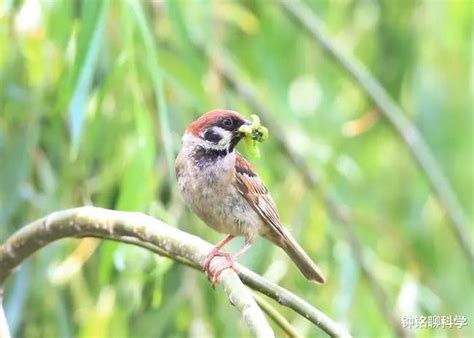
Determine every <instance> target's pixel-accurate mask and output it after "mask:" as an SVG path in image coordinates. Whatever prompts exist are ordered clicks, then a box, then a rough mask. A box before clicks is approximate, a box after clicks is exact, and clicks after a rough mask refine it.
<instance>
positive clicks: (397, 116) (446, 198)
mask: <svg viewBox="0 0 474 338" xmlns="http://www.w3.org/2000/svg"><path fill="white" fill-rule="evenodd" d="M279 1H280V4H281V5H282V7H283V8H284V9H285V11H286V12H287V13H288V14H290V16H291V17H292V18H293V19H294V20H295V21H296V22H297V23H298V24H299V25H301V26H302V27H303V28H304V29H306V31H307V32H308V33H309V34H310V35H311V36H312V37H313V38H314V39H315V41H316V42H317V43H318V44H319V45H320V46H321V47H322V48H323V50H324V51H325V52H326V53H327V54H328V55H329V56H331V57H332V58H333V59H334V60H336V62H337V63H339V65H340V66H341V67H342V69H343V70H344V71H345V72H347V73H348V74H349V75H350V76H351V77H352V78H353V79H354V81H355V82H356V83H357V84H358V85H359V87H360V88H362V89H363V90H364V91H365V93H366V94H367V96H368V97H369V98H370V100H372V102H373V103H374V104H375V105H376V106H377V108H378V109H379V111H380V112H381V113H382V115H383V116H384V117H385V119H386V121H387V122H388V123H389V124H390V125H391V126H392V127H393V129H394V130H395V132H396V133H397V134H398V135H399V136H400V137H401V138H402V140H403V141H404V142H405V144H406V146H407V147H408V149H409V150H410V152H411V155H412V156H413V158H414V159H415V161H416V162H417V163H418V165H419V166H420V168H421V170H422V172H423V173H424V174H425V176H426V177H427V179H428V181H429V184H430V185H431V188H432V190H433V191H434V193H435V194H436V196H437V197H438V201H439V203H440V204H441V207H442V208H443V209H444V210H445V212H446V214H447V215H448V217H449V219H450V221H451V222H450V223H448V224H450V225H451V227H452V230H453V232H454V234H455V235H456V238H457V240H458V242H459V244H460V245H461V248H462V249H463V251H464V254H465V255H466V257H467V259H468V260H470V261H471V262H472V261H474V244H473V243H472V240H471V235H470V232H469V229H468V225H467V220H466V216H465V214H464V211H463V209H462V207H461V205H460V203H459V201H458V198H457V196H456V194H455V193H454V191H453V189H452V187H451V185H450V184H449V181H448V180H447V178H446V176H445V175H444V173H443V172H442V170H441V169H440V166H439V164H438V163H437V161H436V158H435V157H434V155H433V154H432V152H431V150H430V148H429V147H428V145H427V143H426V142H425V140H424V139H423V137H422V136H421V134H420V132H419V131H418V129H417V128H416V126H415V125H414V124H413V123H412V122H411V121H410V120H409V119H408V118H407V117H406V116H405V114H404V112H403V110H402V109H401V108H400V107H399V106H398V105H397V103H396V102H395V101H394V100H393V99H392V98H391V97H390V95H389V94H388V93H387V92H386V91H385V89H384V88H383V87H382V86H381V85H380V84H379V83H378V81H377V80H376V79H375V78H374V77H373V76H372V75H371V74H370V73H369V71H368V70H367V69H366V68H365V66H364V65H363V64H362V63H360V62H359V60H357V59H356V58H352V57H349V56H348V55H347V54H345V53H344V52H343V51H342V50H341V49H340V48H338V47H337V46H336V44H335V43H333V41H332V40H331V38H330V37H329V36H328V35H327V34H326V32H325V30H324V28H323V25H322V23H321V22H320V20H319V18H318V17H317V16H316V15H314V14H313V13H312V11H311V10H310V9H309V8H308V7H307V6H306V5H304V4H303V3H301V2H300V1H295V0H279Z"/></svg>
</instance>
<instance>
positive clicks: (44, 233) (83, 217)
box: [0, 207, 349, 337]
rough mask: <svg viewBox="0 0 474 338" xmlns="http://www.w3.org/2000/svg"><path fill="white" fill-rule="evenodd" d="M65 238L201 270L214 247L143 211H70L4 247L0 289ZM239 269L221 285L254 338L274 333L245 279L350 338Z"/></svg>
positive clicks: (331, 332) (333, 324)
mask: <svg viewBox="0 0 474 338" xmlns="http://www.w3.org/2000/svg"><path fill="white" fill-rule="evenodd" d="M66 237H98V238H104V239H111V240H115V241H120V242H126V243H131V244H135V245H139V246H141V247H144V248H147V249H149V250H151V251H153V252H156V253H158V254H161V255H164V256H167V257H170V258H172V259H174V260H176V261H178V262H181V263H185V264H187V265H190V266H192V267H194V268H197V269H200V266H201V264H202V262H203V261H204V259H205V258H206V256H207V254H208V253H209V251H210V249H211V248H212V246H211V244H209V243H207V242H205V241H203V240H202V239H200V238H199V237H196V236H193V235H191V234H188V233H185V232H183V231H181V230H178V229H176V228H173V227H171V226H169V225H167V224H166V223H164V222H161V221H159V220H157V219H155V218H153V217H150V216H147V215H144V214H142V213H133V212H124V211H114V210H107V209H102V208H95V207H82V208H77V209H69V210H64V211H58V212H55V213H52V214H50V215H49V216H47V217H44V218H42V219H39V220H36V221H34V222H32V223H30V224H28V225H26V226H25V227H23V228H21V229H20V230H18V231H17V232H16V233H15V234H13V235H12V236H11V237H10V238H9V239H8V240H7V241H6V242H5V243H4V244H3V245H2V246H0V285H2V284H3V283H4V281H5V279H6V278H7V277H8V275H9V274H10V273H11V272H12V271H13V269H15V268H16V267H17V266H18V265H19V264H21V262H22V261H23V260H25V259H26V258H28V257H29V256H30V255H32V254H33V253H34V252H35V251H37V250H38V249H40V248H42V247H44V246H46V245H47V244H49V243H51V242H53V241H56V240H58V239H61V238H66ZM236 270H237V271H238V275H237V274H236V273H235V272H234V270H232V269H227V270H225V271H224V272H223V273H222V275H221V278H220V282H219V284H221V285H222V286H223V287H224V291H225V292H226V293H227V295H228V297H229V300H230V301H231V303H232V304H233V305H234V306H236V307H237V308H238V309H239V311H240V312H241V313H242V317H243V318H244V320H245V322H246V324H247V325H248V327H249V329H250V331H251V332H252V334H253V335H254V336H256V337H271V336H273V332H272V330H271V327H270V326H269V325H268V323H267V321H266V319H265V316H264V315H263V313H262V312H261V311H260V309H259V308H258V305H257V304H256V302H255V300H254V299H253V297H252V295H251V294H250V293H249V291H248V290H247V289H246V288H245V287H244V286H243V285H242V283H241V280H242V281H244V283H246V284H247V285H249V286H250V287H252V288H254V289H255V290H257V291H260V292H263V293H264V294H266V295H270V296H271V297H272V298H274V299H275V300H276V301H278V302H279V303H281V304H283V305H285V306H287V307H289V308H292V309H294V310H295V311H296V312H298V313H300V314H302V315H304V316H305V318H307V319H308V320H310V321H311V322H313V323H315V324H316V325H317V326H318V327H320V328H321V329H322V330H324V331H325V332H327V333H328V334H329V335H331V336H338V337H342V336H344V337H347V336H349V334H348V333H347V332H345V331H344V330H343V329H342V327H340V326H339V325H338V324H337V323H336V322H334V321H333V320H332V319H330V318H329V317H327V316H326V315H325V314H323V313H322V312H320V311H319V310H317V309H315V308H314V307H312V306H311V305H309V304H308V303H306V302H305V301H303V300H302V299H299V298H298V297H297V296H295V295H293V294H292V293H291V292H289V291H287V290H285V289H283V288H280V287H279V286H277V285H275V284H273V283H270V282H269V281H267V280H265V279H264V278H263V277H261V276H258V275H257V274H255V273H253V272H251V271H250V270H248V269H246V268H244V267H243V266H240V265H236ZM239 277H240V279H239Z"/></svg>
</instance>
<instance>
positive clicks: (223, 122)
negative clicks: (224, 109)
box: [222, 119, 233, 127]
mask: <svg viewBox="0 0 474 338" xmlns="http://www.w3.org/2000/svg"><path fill="white" fill-rule="evenodd" d="M222 124H223V125H224V126H226V127H232V125H233V122H232V120H231V119H224V121H222Z"/></svg>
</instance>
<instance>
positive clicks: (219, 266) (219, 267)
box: [208, 239, 253, 285]
mask: <svg viewBox="0 0 474 338" xmlns="http://www.w3.org/2000/svg"><path fill="white" fill-rule="evenodd" d="M252 243H253V241H252V240H249V239H246V240H245V244H244V245H243V246H242V247H241V248H240V249H239V250H237V252H236V253H235V254H233V255H229V254H222V256H224V259H223V260H220V261H219V262H217V263H216V264H215V265H214V266H213V267H212V269H211V268H210V267H209V270H208V271H209V275H210V276H212V280H211V283H212V285H215V284H216V283H217V282H218V281H219V276H220V275H221V273H222V271H224V270H225V269H228V268H233V269H234V270H235V267H234V263H235V261H236V260H237V258H239V257H240V256H242V254H243V253H244V252H245V251H247V250H248V249H249V248H250V246H251V245H252Z"/></svg>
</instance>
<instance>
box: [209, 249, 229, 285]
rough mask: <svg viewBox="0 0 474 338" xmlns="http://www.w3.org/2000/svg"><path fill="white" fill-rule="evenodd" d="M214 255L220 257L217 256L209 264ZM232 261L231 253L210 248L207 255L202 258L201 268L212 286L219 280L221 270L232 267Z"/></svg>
mask: <svg viewBox="0 0 474 338" xmlns="http://www.w3.org/2000/svg"><path fill="white" fill-rule="evenodd" d="M216 257H222V258H219V259H218V260H217V261H215V262H214V263H213V264H212V265H211V262H212V261H213V259H214V258H216ZM234 262H235V260H234V258H233V257H232V255H230V254H228V253H226V252H220V251H217V250H216V251H214V250H211V252H210V253H209V255H208V256H207V257H206V259H205V260H204V263H203V270H204V272H205V273H206V275H207V277H208V278H209V279H210V280H211V283H212V286H214V285H215V284H216V283H217V282H218V281H219V277H220V275H221V273H222V271H224V270H225V269H228V268H233V267H234Z"/></svg>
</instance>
